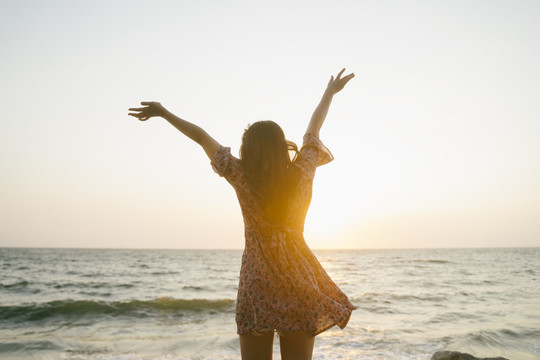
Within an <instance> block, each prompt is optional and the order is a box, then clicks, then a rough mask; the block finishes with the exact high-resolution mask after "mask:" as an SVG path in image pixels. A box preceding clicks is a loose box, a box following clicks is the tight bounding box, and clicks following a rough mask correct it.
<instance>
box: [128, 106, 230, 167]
mask: <svg viewBox="0 0 540 360" xmlns="http://www.w3.org/2000/svg"><path fill="white" fill-rule="evenodd" d="M141 105H143V107H140V108H130V109H129V111H131V112H130V113H129V115H131V116H133V117H136V118H137V119H139V120H141V121H146V120H148V119H150V118H151V117H154V116H159V117H162V118H164V119H165V120H167V121H168V122H169V123H171V124H172V125H173V126H174V127H175V128H177V129H178V130H180V131H181V132H182V133H183V134H184V135H186V136H187V137H188V138H190V139H191V140H193V141H195V142H196V143H197V144H199V145H201V146H202V148H203V149H204V152H205V153H206V156H208V158H209V159H210V160H213V159H214V155H215V154H216V151H218V149H219V147H220V144H219V143H218V142H217V141H216V140H214V138H212V137H211V136H210V135H208V133H207V132H206V131H204V130H203V129H202V128H201V127H199V126H197V125H195V124H192V123H190V122H189V121H186V120H184V119H181V118H179V117H178V116H176V115H174V114H173V113H171V112H170V111H169V110H167V109H165V108H164V107H163V105H161V104H160V103H158V102H155V101H143V102H141Z"/></svg>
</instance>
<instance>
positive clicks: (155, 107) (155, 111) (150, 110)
mask: <svg viewBox="0 0 540 360" xmlns="http://www.w3.org/2000/svg"><path fill="white" fill-rule="evenodd" d="M141 105H143V107H140V108H130V109H129V111H133V112H130V113H129V114H128V115H131V116H133V117H136V118H137V119H139V120H140V121H146V120H148V119H150V118H151V117H154V116H163V115H164V114H165V113H166V112H167V110H166V109H165V108H164V107H163V105H161V104H160V103H158V102H156V101H143V102H141Z"/></svg>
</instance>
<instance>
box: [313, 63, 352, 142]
mask: <svg viewBox="0 0 540 360" xmlns="http://www.w3.org/2000/svg"><path fill="white" fill-rule="evenodd" d="M344 71H345V69H342V70H341V71H340V72H339V74H338V75H337V76H336V79H335V80H334V76H332V77H331V78H330V81H329V82H328V86H327V87H326V90H325V91H324V94H323V97H322V99H321V101H320V102H319V105H318V106H317V108H316V109H315V111H314V112H313V115H311V120H310V121H309V125H308V127H307V130H306V134H313V135H315V136H316V137H319V131H320V130H321V127H322V125H323V123H324V120H325V119H326V114H328V108H330V103H331V102H332V98H333V97H334V94H336V93H338V92H339V91H340V90H341V89H343V88H344V87H345V85H346V84H347V83H348V82H349V80H351V79H352V78H353V77H354V73H350V74H349V75H347V76H345V77H343V78H342V77H341V74H343V72H344Z"/></svg>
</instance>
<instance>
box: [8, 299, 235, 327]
mask: <svg viewBox="0 0 540 360" xmlns="http://www.w3.org/2000/svg"><path fill="white" fill-rule="evenodd" d="M231 311H234V300H232V299H219V300H209V299H174V298H170V297H160V298H157V299H154V300H130V301H95V300H57V301H50V302H46V303H40V304H26V305H20V306H0V322H4V321H6V322H7V321H9V322H22V321H24V322H34V321H41V320H50V319H51V318H72V317H73V318H74V317H76V318H80V317H96V316H113V317H118V316H123V317H138V318H140V317H145V316H154V315H155V314H156V313H157V312H159V313H160V314H164V313H176V314H183V313H189V312H191V313H204V312H231Z"/></svg>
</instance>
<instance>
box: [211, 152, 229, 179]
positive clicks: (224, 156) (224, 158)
mask: <svg viewBox="0 0 540 360" xmlns="http://www.w3.org/2000/svg"><path fill="white" fill-rule="evenodd" d="M232 157H233V156H232V155H231V148H230V147H224V146H220V147H219V149H218V151H216V154H215V155H214V159H213V160H212V161H211V162H210V164H211V165H212V169H214V171H215V172H216V173H217V174H218V175H219V176H225V174H226V173H227V171H228V169H229V165H230V163H231V160H232Z"/></svg>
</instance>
